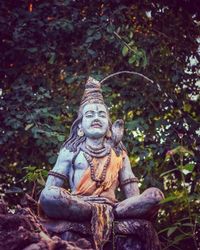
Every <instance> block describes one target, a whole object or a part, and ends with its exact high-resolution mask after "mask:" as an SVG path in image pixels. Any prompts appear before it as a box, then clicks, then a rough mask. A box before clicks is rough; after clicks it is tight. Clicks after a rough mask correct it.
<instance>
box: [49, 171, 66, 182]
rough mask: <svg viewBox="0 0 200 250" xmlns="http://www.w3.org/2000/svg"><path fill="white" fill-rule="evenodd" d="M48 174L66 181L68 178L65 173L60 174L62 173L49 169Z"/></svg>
mask: <svg viewBox="0 0 200 250" xmlns="http://www.w3.org/2000/svg"><path fill="white" fill-rule="evenodd" d="M48 175H52V176H54V177H58V178H60V179H62V180H63V181H64V182H66V181H67V178H66V176H65V175H64V174H60V173H57V172H54V171H49V173H48Z"/></svg>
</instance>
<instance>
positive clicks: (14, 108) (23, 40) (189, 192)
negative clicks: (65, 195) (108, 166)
mask: <svg viewBox="0 0 200 250" xmlns="http://www.w3.org/2000/svg"><path fill="white" fill-rule="evenodd" d="M199 13H200V9H199V4H198V1H196V0H193V1H192V0H182V1H178V0H176V1H173V0H172V1H164V0H160V1H155V0H154V1H149V0H144V1H137V2H136V3H134V1H119V0H115V1H114V0H109V1H108V0H102V1H99V0H97V1H95V4H94V1H91V0H88V1H84V0H82V1H76V0H74V1H72V0H56V1H55V0H52V1H50V0H46V1H39V0H38V1H30V0H27V1H25V0H19V1H11V0H8V1H1V2H0V33H1V41H0V43H1V46H0V51H1V58H0V77H1V89H0V95H1V96H0V98H1V99H0V100H1V105H0V109H1V114H0V116H1V135H2V136H1V138H0V144H1V158H0V164H1V165H0V166H1V167H0V174H1V175H0V192H1V193H0V194H1V197H2V198H4V199H5V200H6V201H8V202H9V204H10V205H11V206H12V205H15V204H17V203H18V202H19V200H20V197H21V196H22V194H23V193H24V192H28V193H30V194H31V195H32V197H34V198H35V199H37V198H38V195H39V192H40V191H41V189H42V188H43V186H44V183H45V179H46V176H47V173H48V170H49V169H51V168H52V167H53V165H54V163H55V161H56V158H57V153H58V151H59V148H60V146H61V145H62V143H63V142H64V140H65V139H66V138H67V136H68V134H69V130H70V126H71V124H72V121H73V120H74V119H75V118H76V115H77V109H78V106H79V103H80V96H81V95H82V93H83V89H84V83H85V81H86V79H87V77H88V76H89V75H92V76H93V77H95V78H96V79H103V78H104V77H105V76H107V75H109V74H112V73H114V72H117V71H121V70H130V71H137V72H139V73H142V74H144V75H146V76H148V77H149V78H151V79H152V80H153V81H154V83H150V82H147V81H145V80H144V79H142V78H140V77H134V76H132V75H121V76H118V77H114V78H111V79H110V80H107V81H106V82H105V83H104V84H103V92H104V96H105V100H106V103H107V104H108V106H109V108H110V115H111V118H112V121H114V120H116V119H117V118H122V119H124V120H125V122H126V134H125V137H124V143H125V145H126V147H127V149H128V152H129V156H130V159H131V163H132V166H133V171H134V173H135V174H136V175H137V176H138V177H139V178H140V180H141V183H142V184H141V190H144V189H146V188H148V187H150V186H156V187H159V188H161V189H162V190H163V192H164V193H165V196H166V199H165V200H164V201H163V205H162V207H161V210H160V213H159V217H158V220H157V224H156V227H157V230H158V232H159V236H160V240H161V243H162V249H197V245H198V235H199V231H198V224H199V222H200V218H199V212H200V201H199V200H200V195H199V191H200V168H199V162H200V157H199V155H200V154H199V149H200V145H199V141H200V126H199V120H200V119H199V113H198V110H199V102H200V98H199V86H200V84H199V71H198V70H199V69H198V63H199V27H200V21H199Z"/></svg>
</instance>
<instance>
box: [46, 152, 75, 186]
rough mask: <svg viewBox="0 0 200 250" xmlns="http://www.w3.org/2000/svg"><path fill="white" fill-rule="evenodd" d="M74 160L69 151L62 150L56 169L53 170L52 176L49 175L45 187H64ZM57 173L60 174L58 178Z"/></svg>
mask: <svg viewBox="0 0 200 250" xmlns="http://www.w3.org/2000/svg"><path fill="white" fill-rule="evenodd" d="M72 158H73V153H72V152H70V151H69V150H68V149H66V148H62V149H61V150H60V153H59V156H58V158H57V161H56V164H55V166H54V168H53V169H52V174H51V175H48V178H47V182H46V186H45V187H50V186H57V187H62V186H63V184H64V182H65V178H66V180H67V179H68V177H69V171H70V167H71V162H72ZM54 173H55V174H54ZM56 173H58V175H57V176H56ZM59 174H60V175H59Z"/></svg>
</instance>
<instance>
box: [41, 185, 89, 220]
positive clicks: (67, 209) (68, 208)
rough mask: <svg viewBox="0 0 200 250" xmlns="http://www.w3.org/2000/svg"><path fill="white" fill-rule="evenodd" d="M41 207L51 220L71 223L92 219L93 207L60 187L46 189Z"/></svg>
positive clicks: (43, 192)
mask: <svg viewBox="0 0 200 250" xmlns="http://www.w3.org/2000/svg"><path fill="white" fill-rule="evenodd" d="M39 205H40V207H41V208H42V210H43V211H44V213H45V214H46V215H47V216H48V217H49V218H54V219H64V220H69V221H84V220H88V219H89V218H91V215H92V210H91V205H90V204H89V203H87V202H85V201H83V200H81V199H80V198H78V197H76V196H72V195H70V193H69V192H67V190H65V189H64V188H60V187H54V186H51V187H46V188H45V189H44V190H43V191H42V193H41V195H40V199H39Z"/></svg>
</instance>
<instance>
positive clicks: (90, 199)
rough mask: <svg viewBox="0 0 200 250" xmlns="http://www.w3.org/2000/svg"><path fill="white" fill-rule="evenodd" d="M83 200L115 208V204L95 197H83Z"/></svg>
mask: <svg viewBox="0 0 200 250" xmlns="http://www.w3.org/2000/svg"><path fill="white" fill-rule="evenodd" d="M83 200H84V201H86V202H91V203H92V202H94V203H99V204H107V205H110V206H112V207H114V206H115V203H114V202H112V201H110V200H109V199H108V198H105V197H101V196H97V195H93V196H85V197H83Z"/></svg>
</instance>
